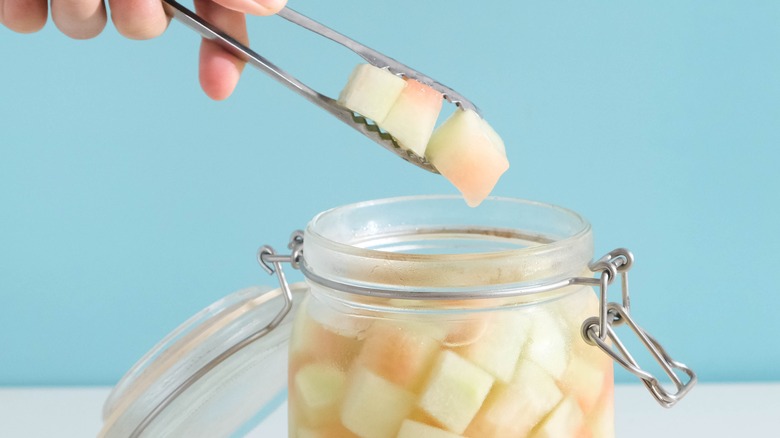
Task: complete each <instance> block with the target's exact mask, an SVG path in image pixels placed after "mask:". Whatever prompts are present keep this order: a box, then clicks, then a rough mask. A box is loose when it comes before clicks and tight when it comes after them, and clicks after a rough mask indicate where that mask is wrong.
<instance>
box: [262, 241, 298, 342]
mask: <svg viewBox="0 0 780 438" xmlns="http://www.w3.org/2000/svg"><path fill="white" fill-rule="evenodd" d="M287 248H288V249H290V251H292V252H291V253H290V254H289V255H278V254H276V251H274V249H273V248H272V247H270V246H269V245H264V246H263V247H262V248H260V249H259V250H257V262H258V263H260V266H262V267H263V269H264V270H265V272H267V273H268V274H269V275H273V274H276V276H277V277H278V278H279V287H280V288H281V289H282V292H283V293H284V307H282V310H280V311H279V314H278V315H276V317H275V318H274V319H273V320H272V321H271V322H269V323H268V326H266V327H265V329H263V331H264V332H269V331H271V330H273V329H275V328H276V326H278V325H279V324H280V323H281V322H282V320H283V319H284V317H285V316H287V314H288V313H290V309H292V305H293V302H292V290H290V285H289V284H288V283H287V277H286V276H285V275H284V270H283V269H282V263H289V264H290V266H292V267H293V269H299V267H300V262H301V258H302V257H303V231H301V230H296V231H293V233H292V235H291V236H290V242H289V243H288V244H287Z"/></svg>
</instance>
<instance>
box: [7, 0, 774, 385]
mask: <svg viewBox="0 0 780 438" xmlns="http://www.w3.org/2000/svg"><path fill="white" fill-rule="evenodd" d="M290 3H291V5H292V6H294V7H296V8H297V9H299V10H300V11H301V12H304V13H306V14H308V15H310V16H312V17H315V18H317V19H319V20H321V21H323V22H325V23H328V24H330V25H332V26H333V27H335V28H337V29H340V30H342V31H343V32H344V33H346V34H348V35H351V36H354V37H355V38H357V39H359V40H361V41H362V42H364V43H366V44H368V45H370V46H373V47H376V48H378V49H381V50H383V51H385V52H386V53H388V54H390V55H391V56H394V57H396V58H398V59H400V60H402V61H404V62H406V63H407V64H409V65H411V66H413V67H415V68H417V69H419V70H421V71H423V72H426V73H427V74H429V75H430V76H432V77H434V78H437V79H439V80H440V81H442V82H444V83H446V84H448V85H450V86H452V87H453V88H455V89H457V90H458V91H460V92H462V93H463V94H465V95H466V96H468V97H470V98H471V99H472V100H473V101H474V102H476V103H477V104H478V105H479V106H480V107H481V109H482V110H483V112H484V114H485V116H486V118H487V119H488V120H489V121H490V123H491V124H492V125H493V126H494V127H495V128H496V130H497V131H498V132H499V133H500V134H501V135H502V136H503V138H504V140H505V142H506V145H507V149H508V153H509V157H510V160H511V162H512V168H511V169H510V171H509V172H508V173H507V174H506V175H505V177H504V178H503V179H502V180H501V182H500V183H499V185H498V186H497V188H496V190H495V193H496V194H499V195H505V196H514V197H524V198H530V199H535V200H541V201H547V202H552V203H557V204H560V205H564V206H567V207H570V208H572V209H574V210H577V211H578V212H580V213H581V214H583V215H584V216H585V217H587V218H588V219H589V220H590V221H591V222H592V224H593V227H594V230H595V235H596V242H597V243H596V245H597V248H596V250H597V252H598V253H603V252H605V251H608V250H610V249H612V248H614V247H618V246H626V247H629V248H630V249H632V250H633V251H634V253H635V255H636V258H637V263H636V266H635V268H634V270H633V271H632V278H631V282H632V292H633V297H634V301H633V304H634V312H635V315H636V316H637V318H638V319H639V321H640V322H641V323H643V324H644V325H645V326H646V328H647V329H648V330H649V331H650V332H652V333H653V334H655V335H656V337H657V338H659V339H660V340H662V341H664V343H665V345H666V346H667V347H668V349H669V350H670V351H671V352H672V353H673V354H674V355H676V356H679V358H680V359H681V360H683V361H684V362H686V363H688V364H689V365H691V366H692V367H693V368H694V369H696V371H698V373H699V375H700V378H701V379H702V380H703V381H754V380H778V379H780V367H778V366H777V364H778V363H780V341H778V335H780V322H779V321H780V318H778V309H780V294H778V292H779V291H778V289H779V288H780V287H779V286H778V283H777V281H776V279H775V277H776V274H777V272H778V262H779V261H780V257H778V247H779V246H780V237H778V220H780V213H779V211H778V201H780V194H779V193H780V176H779V174H780V172H779V171H778V162H779V161H780V152H778V146H780V134H778V124H779V123H778V122H780V110H779V108H780V50H779V49H778V45H779V44H780V3H778V2H776V1H770V0H767V1H752V2H737V1H732V2H724V1H691V2H680V1H662V2H658V1H654V2H642V3H636V2H525V1H523V2H500V3H499V2H493V3H491V4H489V5H488V4H485V3H479V2H477V3H474V2H466V1H451V0H448V1H444V0H436V1H425V2H417V1H397V0H396V1H383V2H376V1H375V2H365V1H357V0H342V1H339V2H322V1H307V0H290ZM250 27H251V29H250V34H251V35H252V38H253V47H255V48H256V49H257V50H258V51H259V52H260V53H262V54H264V55H266V56H267V57H269V58H270V59H272V60H273V61H275V62H276V63H277V64H279V65H280V66H282V67H283V68H285V69H287V70H288V71H290V72H293V73H294V74H295V75H296V76H299V77H300V78H301V79H302V80H304V82H307V83H309V84H310V85H312V86H314V87H315V88H317V89H320V90H322V91H324V92H326V93H327V94H331V95H335V94H337V93H338V90H339V89H340V88H341V86H342V85H343V82H344V80H345V78H346V76H347V74H348V72H349V71H350V70H351V68H352V67H353V65H354V64H356V63H357V62H358V59H357V58H356V57H354V56H353V55H351V54H350V53H349V52H347V51H346V50H343V49H340V48H338V47H337V46H335V45H333V44H328V43H324V42H321V41H319V40H317V39H316V38H314V37H311V36H310V35H309V34H307V33H305V32H304V31H301V30H299V29H296V28H293V27H292V26H290V25H288V24H287V23H285V22H283V20H281V19H278V18H253V19H252V20H251V24H250ZM0 53H1V54H2V61H0V66H2V68H0V84H2V85H1V86H0V146H1V147H0V384H2V385H28V384H32V385H62V384H66V385H70V384H73V385H75V384H79V385H82V384H111V383H114V382H115V381H116V380H117V379H118V378H119V377H120V376H121V375H122V374H123V373H124V372H125V370H127V369H128V368H129V367H130V366H131V365H132V364H133V362H134V361H135V360H136V359H138V358H139V357H140V356H141V355H142V354H143V353H144V352H145V351H146V350H147V349H148V348H150V347H151V346H152V345H153V344H154V343H155V342H156V341H157V340H158V339H160V338H161V337H162V336H163V335H165V334H166V333H167V332H168V331H170V330H171V329H173V328H174V327H175V326H177V325H178V324H179V323H180V322H182V321H184V320H185V319H186V318H187V317H188V316H189V315H191V314H193V313H194V312H196V311H197V310H199V309H200V308H202V307H204V306H206V305H207V304H209V303H210V302H212V301H214V300H216V299H218V298H219V297H221V296H223V295H226V294H228V293H229V292H231V291H233V290H236V289H239V288H242V287H245V286H247V285H251V284H257V283H270V282H273V281H274V280H273V279H271V278H269V277H267V276H266V275H265V274H264V273H263V272H262V271H261V269H260V268H259V267H258V266H257V265H256V263H255V259H254V254H255V250H256V249H257V248H258V247H259V246H260V245H262V244H264V243H271V244H274V245H276V246H279V247H282V246H283V245H284V243H286V239H287V237H288V235H289V232H290V231H291V230H293V229H295V228H299V227H302V226H304V225H305V223H306V222H307V220H308V219H309V218H310V217H311V216H312V215H314V214H315V213H317V212H319V211H321V210H323V209H326V208H329V207H332V206H336V205H341V204H344V203H349V202H354V201H360V200H367V199H374V198H381V197H388V196H396V195H408V194H420V193H454V189H453V188H452V187H450V186H449V184H448V183H447V182H446V181H445V180H444V179H442V178H439V177H436V176H434V175H431V174H427V173H425V172H421V171H419V170H417V169H416V168H413V167H412V166H409V165H406V164H405V163H403V162H402V161H401V160H398V159H396V158H393V157H392V156H391V155H389V154H388V153H387V152H385V151H383V150H381V149H380V148H378V147H376V146H374V145H373V144H372V143H370V142H369V141H368V140H366V139H365V138H363V137H361V136H360V135H359V134H357V133H355V132H352V131H351V130H350V129H348V128H347V127H345V126H343V125H341V124H340V123H338V122H337V121H335V119H332V118H331V117H330V116H328V115H327V114H326V113H325V112H323V111H321V110H320V109H318V108H316V107H313V106H312V105H310V104H308V103H307V102H305V101H304V100H303V99H301V98H300V97H298V96H296V95H294V94H293V93H291V92H290V91H288V90H287V89H285V88H283V87H281V86H280V85H278V84H277V83H275V82H274V81H272V80H271V79H270V78H268V77H266V76H265V75H263V74H261V73H259V72H257V71H254V70H247V71H246V72H245V73H246V74H245V75H244V78H243V80H242V82H241V84H240V85H239V87H238V89H237V91H236V93H235V95H234V96H233V97H232V98H230V99H229V100H228V101H226V102H219V103H216V102H212V101H210V100H208V99H207V98H206V97H205V96H204V95H203V94H202V93H201V92H200V91H199V89H198V85H197V74H196V60H197V37H196V35H195V34H194V33H192V32H190V31H189V30H186V29H185V28H183V27H182V26H181V25H180V24H178V23H172V24H171V27H170V29H169V31H168V32H167V33H166V34H165V35H164V36H163V37H161V38H158V39H155V40H152V41H147V42H137V41H129V40H125V39H123V38H121V37H119V36H118V35H117V33H116V31H115V30H114V29H113V28H108V29H107V30H106V31H105V32H104V33H103V34H102V35H101V36H100V37H98V38H97V39H95V40H91V41H87V42H81V41H73V40H70V39H67V38H66V37H64V36H63V35H61V34H60V33H58V32H57V31H56V28H55V27H54V26H53V25H52V24H51V23H49V24H48V25H47V27H46V28H45V29H44V30H43V31H42V32H40V33H37V34H34V35H17V34H14V33H12V32H10V31H8V30H7V29H5V28H3V29H0ZM618 378H619V379H620V380H621V381H628V380H630V376H627V375H626V374H625V373H622V374H619V376H618Z"/></svg>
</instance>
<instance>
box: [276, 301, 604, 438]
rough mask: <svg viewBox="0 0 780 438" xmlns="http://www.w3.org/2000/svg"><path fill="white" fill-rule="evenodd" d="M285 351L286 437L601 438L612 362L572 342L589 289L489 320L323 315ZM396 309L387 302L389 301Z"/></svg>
mask: <svg viewBox="0 0 780 438" xmlns="http://www.w3.org/2000/svg"><path fill="white" fill-rule="evenodd" d="M326 301H327V299H325V300H321V299H319V298H318V297H317V296H316V294H315V295H313V296H310V297H309V298H308V299H307V302H306V303H305V304H304V305H303V306H302V307H301V310H300V312H299V314H298V315H296V320H295V328H294V330H293V338H292V341H291V346H290V373H289V415H290V420H289V421H290V428H289V430H290V432H289V436H290V437H292V438H312V437H317V438H349V437H361V438H396V437H398V438H457V437H470V438H491V437H496V438H515V437H516V438H521V437H533V438H545V437H556V438H561V437H580V438H591V437H592V438H611V437H613V436H614V421H613V391H614V387H613V374H612V361H611V359H610V358H609V357H607V356H606V355H605V354H604V353H602V352H601V351H600V350H599V349H598V348H597V347H593V346H590V345H588V344H586V343H585V341H584V340H583V339H582V337H581V335H580V327H581V325H582V322H583V321H584V320H585V319H586V318H588V317H590V316H595V315H596V314H597V313H598V312H597V310H598V300H597V299H596V296H595V294H594V292H593V290H592V289H591V288H585V287H584V288H580V289H579V290H577V291H575V292H573V293H570V294H568V295H566V296H565V297H564V298H562V299H558V300H555V301H550V302H546V303H540V304H536V305H530V306H518V307H510V308H502V309H498V310H489V311H470V312H467V311H464V312H449V313H447V312H444V313H436V312H430V313H425V312H420V313H414V312H412V313H408V312H404V313H393V312H390V311H388V312H386V313H382V312H376V311H373V313H372V314H371V315H366V314H362V315H361V314H360V312H340V311H334V309H333V308H332V307H330V306H329V305H328V304H327V302H326ZM394 304H395V303H394Z"/></svg>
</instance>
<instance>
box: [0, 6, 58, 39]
mask: <svg viewBox="0 0 780 438" xmlns="http://www.w3.org/2000/svg"><path fill="white" fill-rule="evenodd" d="M48 14H49V8H48V5H47V3H46V0H0V23H2V24H4V25H5V26H6V27H7V28H9V29H11V30H12V31H14V32H20V33H32V32H37V31H39V30H41V28H42V27H43V25H44V24H46V18H47V17H48Z"/></svg>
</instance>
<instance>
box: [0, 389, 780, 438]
mask: <svg viewBox="0 0 780 438" xmlns="http://www.w3.org/2000/svg"><path fill="white" fill-rule="evenodd" d="M109 390H110V389H109V388H106V387H97V388H2V387H0V437H2V438H16V437H20V438H38V437H58V438H69V437H91V436H95V435H96V434H97V432H98V431H99V430H100V426H101V420H100V411H101V408H102V405H103V400H105V398H106V396H107V395H108V392H109ZM615 398H616V400H615V404H616V428H617V436H618V437H620V438H623V437H630V438H643V437H648V438H650V437H653V438H655V437H659V436H664V437H732V436H751V437H780V431H778V428H779V427H780V382H776V383H757V384H717V385H715V384H701V383H700V384H699V385H698V386H697V387H696V388H694V389H693V391H692V392H691V393H690V394H688V397H687V398H685V399H684V400H682V401H681V402H680V403H679V404H678V405H677V406H675V407H674V408H672V409H664V408H662V407H660V406H658V405H657V404H656V403H655V401H653V400H652V399H651V398H650V396H649V394H648V393H647V392H646V390H645V388H644V387H643V386H635V385H630V386H628V385H618V387H617V388H616V391H615ZM286 414H287V411H286V407H285V406H282V407H280V408H279V409H278V410H277V411H276V412H274V413H273V414H272V415H271V416H270V417H269V418H268V419H267V420H266V421H265V422H264V423H263V424H261V425H260V426H258V428H257V429H255V430H254V431H253V432H252V434H251V436H252V437H258V438H259V437H265V438H277V437H279V438H281V437H284V436H286V435H285V432H286V430H287V427H286V420H285V416H286Z"/></svg>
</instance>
